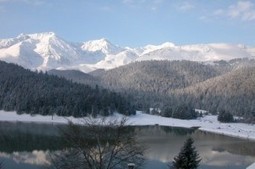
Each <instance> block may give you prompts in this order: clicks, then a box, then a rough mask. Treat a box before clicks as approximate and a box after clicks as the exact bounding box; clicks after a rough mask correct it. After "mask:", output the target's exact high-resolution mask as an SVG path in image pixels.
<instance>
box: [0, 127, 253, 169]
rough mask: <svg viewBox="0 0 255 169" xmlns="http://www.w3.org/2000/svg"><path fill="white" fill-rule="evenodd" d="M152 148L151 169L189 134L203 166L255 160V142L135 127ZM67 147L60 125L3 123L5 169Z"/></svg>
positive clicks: (214, 168)
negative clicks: (59, 132) (59, 133)
mask: <svg viewBox="0 0 255 169" xmlns="http://www.w3.org/2000/svg"><path fill="white" fill-rule="evenodd" d="M135 131H136V132H137V135H139V138H138V139H139V141H140V142H142V143H143V144H144V145H146V146H147V147H148V150H147V152H146V153H145V154H146V158H147V159H148V160H147V163H146V166H145V168H147V169H155V168H157V169H160V168H162V169H167V168H168V167H167V164H168V163H169V162H171V160H172V159H173V157H174V156H176V155H177V154H178V152H179V151H180V148H181V147H182V145H183V142H184V141H185V139H186V138H187V137H188V136H192V137H193V138H194V140H195V146H196V147H197V150H198V152H199V154H200V156H201V157H202V162H201V166H200V169H245V168H246V167H247V166H249V165H250V164H251V163H253V162H255V142H250V141H247V140H241V139H236V138H231V137H226V136H220V135H216V134H210V133H206V132H201V131H198V130H188V129H182V128H171V127H161V126H146V127H135ZM63 147H64V144H63V142H62V140H61V139H60V138H59V137H58V131H57V127H56V125H51V124H34V123H7V122H0V161H3V162H4V166H5V169H40V168H44V167H43V165H44V164H48V163H49V153H50V152H51V151H58V150H61V149H62V148H63Z"/></svg>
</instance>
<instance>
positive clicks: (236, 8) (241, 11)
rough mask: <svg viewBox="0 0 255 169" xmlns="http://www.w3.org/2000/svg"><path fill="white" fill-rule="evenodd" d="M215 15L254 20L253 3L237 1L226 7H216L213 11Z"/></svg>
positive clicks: (254, 9) (254, 7)
mask: <svg viewBox="0 0 255 169" xmlns="http://www.w3.org/2000/svg"><path fill="white" fill-rule="evenodd" d="M213 14H214V15H215V16H226V17H230V18H232V19H241V20H243V21H252V20H255V5H254V3H252V2H251V1H238V2H237V3H236V4H233V5H230V6H229V7H228V8H226V9H218V10H216V11H214V13H213Z"/></svg>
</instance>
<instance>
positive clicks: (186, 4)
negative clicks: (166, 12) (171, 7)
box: [178, 2, 195, 11]
mask: <svg viewBox="0 0 255 169" xmlns="http://www.w3.org/2000/svg"><path fill="white" fill-rule="evenodd" d="M194 8H195V5H194V4H191V3H190V2H184V3H182V4H181V5H180V6H179V7H178V9H179V10H181V11H188V10H191V9H194Z"/></svg>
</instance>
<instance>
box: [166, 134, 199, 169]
mask: <svg viewBox="0 0 255 169" xmlns="http://www.w3.org/2000/svg"><path fill="white" fill-rule="evenodd" d="M193 143H194V141H193V139H192V138H190V137H189V138H188V139H187V140H186V141H185V143H184V145H183V147H182V149H181V151H180V153H179V154H178V155H177V156H176V157H174V160H173V163H172V166H170V168H171V169H197V168H198V166H199V163H200V161H201V158H200V156H199V154H198V153H197V151H196V148H195V146H194V145H193Z"/></svg>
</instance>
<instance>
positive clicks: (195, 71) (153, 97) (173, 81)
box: [56, 59, 255, 115]
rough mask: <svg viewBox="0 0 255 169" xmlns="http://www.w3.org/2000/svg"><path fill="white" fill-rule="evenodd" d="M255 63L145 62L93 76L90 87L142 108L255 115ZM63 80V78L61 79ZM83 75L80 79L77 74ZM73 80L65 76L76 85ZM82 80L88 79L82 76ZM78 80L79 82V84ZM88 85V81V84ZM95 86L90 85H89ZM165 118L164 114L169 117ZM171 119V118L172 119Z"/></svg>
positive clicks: (236, 60)
mask: <svg viewBox="0 0 255 169" xmlns="http://www.w3.org/2000/svg"><path fill="white" fill-rule="evenodd" d="M254 71H255V61H254V60H249V59H235V60H231V61H217V62H213V63H206V64H204V63H198V62H192V61H172V62H170V61H143V62H135V63H131V64H128V65H125V66H122V67H119V68H115V69H112V70H108V71H104V70H97V71H95V72H91V73H90V75H91V76H93V78H94V81H90V79H91V77H90V78H89V79H87V80H86V84H91V85H95V84H98V85H99V86H104V87H106V88H108V89H111V90H113V91H119V92H122V93H125V95H127V94H129V95H131V96H132V101H133V104H134V105H136V108H138V109H142V110H148V108H149V107H159V108H161V109H162V110H168V111H169V110H171V111H173V112H174V111H175V110H177V109H179V108H180V107H186V108H188V109H191V108H200V109H205V110H209V111H210V112H212V113H216V112H218V111H220V110H222V109H224V110H226V111H228V112H231V113H232V114H236V115H252V114H255V113H253V112H255V102H254V100H255V95H254V91H255V82H254V81H255V72H254ZM56 74H58V73H56ZM77 74H78V73H77ZM77 74H76V76H74V77H76V78H72V76H66V75H65V73H61V74H59V75H60V76H63V77H68V78H69V79H73V80H74V81H77V82H81V80H76V79H77ZM78 77H79V78H81V79H82V76H78ZM79 78H78V79H79ZM85 79H86V78H85ZM88 81H89V82H88ZM163 113H164V112H163ZM166 114H169V112H168V113H166Z"/></svg>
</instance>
